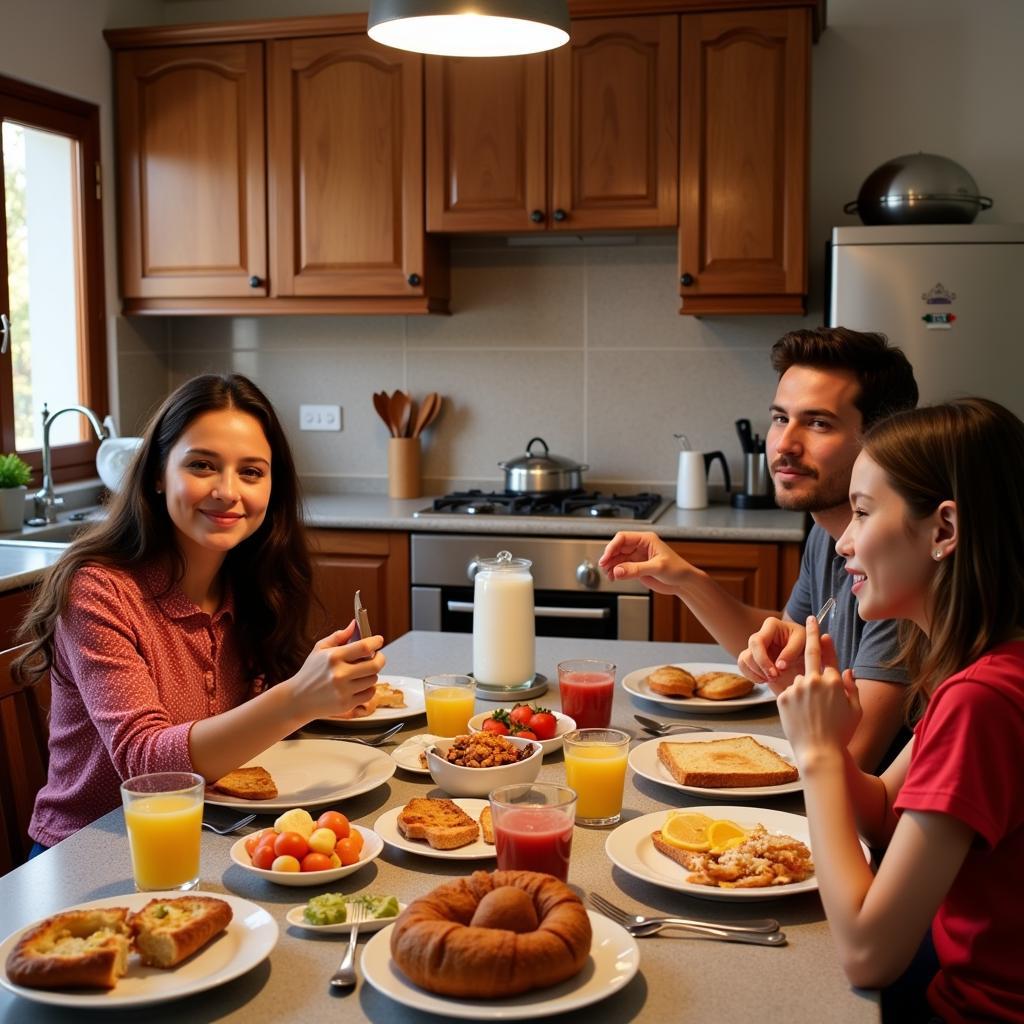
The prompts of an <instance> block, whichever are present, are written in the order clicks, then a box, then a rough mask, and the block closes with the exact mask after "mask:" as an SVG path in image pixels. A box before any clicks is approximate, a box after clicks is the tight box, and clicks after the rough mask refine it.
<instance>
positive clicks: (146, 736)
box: [20, 374, 384, 847]
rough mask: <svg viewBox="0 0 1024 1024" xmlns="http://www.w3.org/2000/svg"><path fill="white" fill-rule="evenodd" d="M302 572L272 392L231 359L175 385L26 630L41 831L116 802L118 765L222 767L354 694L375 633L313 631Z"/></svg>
mask: <svg viewBox="0 0 1024 1024" xmlns="http://www.w3.org/2000/svg"><path fill="white" fill-rule="evenodd" d="M311 576H312V571H311V567H310V561H309V556H308V553H307V550H306V543H305V539H304V533H303V527H302V522H301V509H300V497H299V487H298V481H297V478H296V473H295V465H294V462H293V461H292V456H291V452H290V451H289V448H288V442H287V440H286V438H285V435H284V431H283V430H282V429H281V425H280V423H279V422H278V419H277V416H276V414H275V413H274V410H273V408H272V406H271V405H270V402H269V401H268V400H267V398H266V396H265V395H263V393H262V392H261V391H260V390H259V389H258V388H257V387H256V386H255V385H254V384H253V383H252V382H251V381H249V380H247V379H246V378H245V377H242V376H240V375H238V374H228V375H224V376H219V375H214V374H207V375H204V376H201V377H196V378H195V379H194V380H191V381H189V382H187V383H186V384H183V385H182V386H181V387H180V388H178V389H177V390H176V391H175V392H174V393H173V394H172V395H171V396H170V397H169V398H168V399H167V400H166V401H165V402H164V403H163V405H162V406H161V408H160V409H159V411H158V412H157V413H156V415H155V416H154V418H153V419H152V421H151V422H150V424H149V426H148V428H147V429H146V431H145V437H144V439H143V443H142V447H141V448H140V450H139V453H138V455H137V457H136V459H135V460H134V462H133V463H132V465H131V467H130V469H129V471H128V473H127V474H126V477H125V481H124V486H123V487H122V490H121V493H120V494H119V495H117V496H116V497H115V499H114V500H113V502H112V504H111V507H110V514H109V516H108V518H107V519H106V521H105V522H103V523H102V524H99V525H97V526H96V527H94V528H93V529H92V530H91V531H90V532H89V534H88V535H87V536H84V537H82V538H80V539H79V540H77V541H76V542H75V543H74V544H72V546H71V547H70V548H69V549H68V550H67V552H66V553H65V554H64V556H63V557H62V558H61V560H60V561H59V562H58V563H57V565H56V566H54V568H53V570H52V571H51V572H50V574H49V576H48V577H47V578H46V580H45V582H44V583H43V584H42V585H41V586H40V589H39V593H38V595H37V597H36V600H35V602H34V604H33V607H32V610H31V612H30V613H29V616H28V618H27V619H26V623H25V626H24V627H23V633H24V635H25V636H27V638H28V639H29V640H30V641H31V643H32V646H31V648H30V650H29V652H28V654H27V655H26V656H25V658H24V659H23V660H22V662H21V665H20V669H21V674H22V679H23V680H31V679H34V678H38V677H39V676H40V675H42V674H43V673H45V672H47V671H49V673H50V680H51V690H52V706H51V712H50V767H49V775H48V778H47V781H46V785H45V786H44V787H43V789H42V790H41V791H40V792H39V795H38V797H37V799H36V804H35V810H34V813H33V815H32V821H31V824H30V826H29V834H30V835H31V836H32V838H33V839H34V840H35V841H36V842H37V844H39V845H41V846H43V847H47V846H52V845H53V844H55V843H58V842H60V840H61V839H64V838H66V837H67V836H69V835H71V834H72V833H73V832H75V831H76V830H77V829H80V828H81V827H82V826H84V825H86V824H88V823H89V822H90V821H94V820H95V819H96V818H97V817H100V816H101V815H103V814H105V813H107V812H108V811H111V810H113V809H114V808H115V807H117V806H118V805H119V803H120V792H119V786H120V783H121V781H122V780H123V779H126V778H129V777H131V776H133V775H141V774H144V773H146V772H156V771H195V772H198V773H199V774H200V775H203V776H204V777H205V778H206V779H208V780H213V779H217V778H219V777H220V776H222V775H225V774H226V773H227V772H229V771H231V770H232V769H234V768H237V767H238V766H239V765H241V764H242V763H244V762H245V761H247V760H249V759H250V758H252V757H255V756H256V755H257V754H259V753H260V752H261V751H263V750H266V749H267V747H269V746H271V744H273V743H275V742H277V741H278V740H280V739H282V738H283V737H284V736H287V735H288V734H289V733H291V732H294V731H295V730H296V729H298V728H299V727H300V726H302V725H305V724H306V723H307V722H309V721H311V720H312V719H314V718H320V717H324V716H328V715H337V714H340V713H342V712H345V711H348V710H350V709H351V708H353V707H355V705H357V704H359V703H361V702H362V701H365V700H367V699H368V698H369V697H370V696H371V694H372V690H373V685H374V683H375V681H376V678H377V673H378V672H380V670H381V669H382V668H383V666H384V657H383V655H382V654H381V653H380V648H381V647H382V645H383V642H384V641H383V638H382V637H380V636H371V637H364V638H362V639H360V640H355V641H353V640H352V636H353V633H354V630H355V624H354V623H350V624H349V625H348V626H347V627H346V628H345V629H341V630H338V631H337V632H335V633H332V634H331V635H330V636H326V637H323V638H321V639H320V640H318V641H317V642H316V643H315V644H312V642H311V638H309V637H307V621H308V619H309V610H310V601H311V596H310V595H311V589H310V582H311ZM311 647H312V650H310V648H311Z"/></svg>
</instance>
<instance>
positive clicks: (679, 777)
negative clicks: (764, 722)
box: [658, 736, 800, 789]
mask: <svg viewBox="0 0 1024 1024" xmlns="http://www.w3.org/2000/svg"><path fill="white" fill-rule="evenodd" d="M658 760H659V761H661V763H662V764H663V765H664V766H665V767H666V768H667V769H668V771H669V774H670V775H671V776H672V778H674V779H675V780H676V782H678V783H679V784H680V785H681V786H696V787H698V788H702V787H703V788H708V789H731V788H740V787H744V786H781V785H782V784H783V783H786V782H794V781H796V779H798V778H799V777H800V774H799V772H798V771H797V770H796V768H795V767H793V765H791V764H790V763H789V762H788V761H787V760H785V759H784V758H782V757H780V756H779V755H778V754H776V753H775V751H774V750H771V749H770V748H769V747H766V746H765V745H764V744H763V743H758V742H757V740H755V739H754V738H753V736H737V737H733V738H730V739H721V740H708V741H706V742H703V743H700V742H689V743H679V742H675V743H659V744H658Z"/></svg>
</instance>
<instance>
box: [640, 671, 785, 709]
mask: <svg viewBox="0 0 1024 1024" xmlns="http://www.w3.org/2000/svg"><path fill="white" fill-rule="evenodd" d="M622 686H623V689H624V690H625V691H626V692H627V693H631V694H633V696H634V697H641V698H643V699H644V700H649V701H653V702H654V703H656V704H663V705H665V706H666V707H672V708H679V709H680V710H683V711H688V712H690V713H692V714H699V715H721V714H725V713H726V712H729V711H736V710H738V709H739V708H749V707H752V706H754V705H757V704H772V703H774V701H775V694H774V693H772V691H771V688H770V687H768V686H765V685H764V684H763V683H752V682H751V681H750V680H749V679H747V678H746V676H743V675H741V674H740V671H739V666H737V665H735V664H727V663H726V664H721V663H718V664H716V663H714V662H709V661H690V662H677V663H675V664H673V665H651V666H649V667H648V668H638V669H636V671H634V672H630V673H629V674H628V675H626V676H623V679H622Z"/></svg>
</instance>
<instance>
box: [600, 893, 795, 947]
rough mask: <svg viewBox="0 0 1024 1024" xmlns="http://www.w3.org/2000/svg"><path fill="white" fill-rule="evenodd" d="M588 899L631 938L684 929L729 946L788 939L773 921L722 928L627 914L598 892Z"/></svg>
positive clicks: (774, 943)
mask: <svg viewBox="0 0 1024 1024" xmlns="http://www.w3.org/2000/svg"><path fill="white" fill-rule="evenodd" d="M589 898H590V902H591V903H592V904H593V905H594V907H595V908H596V909H597V910H598V911H599V912H600V913H602V914H604V915H605V917H609V918H611V919H612V920H613V921H615V922H617V923H618V924H621V925H622V926H623V927H624V928H625V929H626V930H627V931H629V933H630V934H631V935H637V936H641V937H643V936H647V935H655V934H657V933H658V932H660V931H661V930H662V929H663V928H683V929H685V930H686V931H689V932H694V933H697V934H700V935H704V936H705V937H706V938H713V939H722V940H724V941H726V942H752V943H754V944H756V945H759V946H784V945H785V944H786V936H785V934H784V933H783V932H780V931H779V922H778V921H776V920H775V919H774V918H765V919H763V920H757V921H745V922H740V923H732V924H729V923H721V924H720V923H718V922H717V921H700V920H697V919H695V918H690V917H671V916H667V915H666V916H658V917H647V916H645V915H643V914H630V913H627V911H625V910H622V909H621V908H620V907H617V906H615V904H614V903H609V902H608V900H606V899H605V898H604V897H603V896H600V895H598V894H597V893H596V892H592V893H590V897H589Z"/></svg>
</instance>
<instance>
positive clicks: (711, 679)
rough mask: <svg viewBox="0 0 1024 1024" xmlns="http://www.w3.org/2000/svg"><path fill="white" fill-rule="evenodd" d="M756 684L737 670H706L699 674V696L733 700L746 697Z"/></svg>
mask: <svg viewBox="0 0 1024 1024" xmlns="http://www.w3.org/2000/svg"><path fill="white" fill-rule="evenodd" d="M753 689H754V684H753V683H752V682H751V681H750V680H749V679H747V677H746V676H741V675H737V674H736V673H735V672H705V673H704V674H703V675H701V676H697V696H698V697H703V698H704V699H705V700H733V699H734V698H736V697H746V695H747V694H748V693H750V692H751V691H752V690H753Z"/></svg>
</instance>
